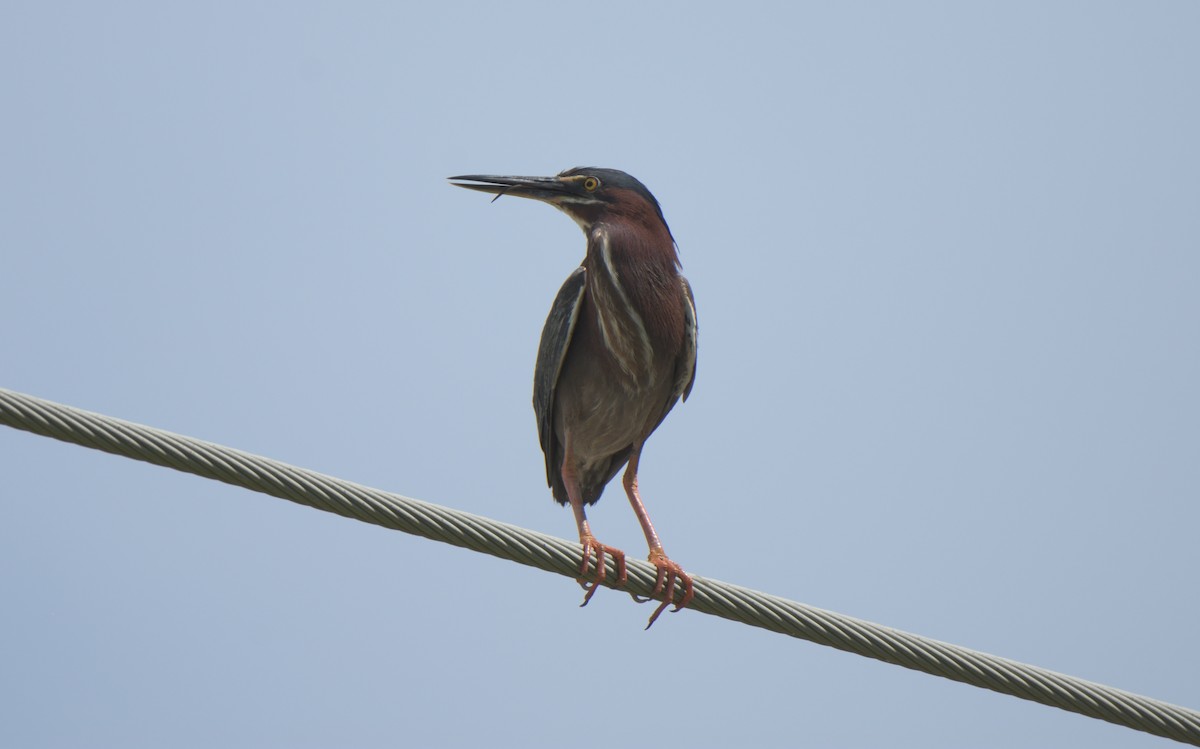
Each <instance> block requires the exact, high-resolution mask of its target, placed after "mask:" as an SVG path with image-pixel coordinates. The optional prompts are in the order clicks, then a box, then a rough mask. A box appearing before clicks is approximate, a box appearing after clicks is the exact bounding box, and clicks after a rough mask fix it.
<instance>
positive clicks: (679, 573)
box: [630, 549, 695, 629]
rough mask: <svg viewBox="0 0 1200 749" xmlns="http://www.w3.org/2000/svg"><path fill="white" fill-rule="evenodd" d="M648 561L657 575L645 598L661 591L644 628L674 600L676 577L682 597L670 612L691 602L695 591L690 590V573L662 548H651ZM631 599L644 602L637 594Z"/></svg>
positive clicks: (651, 597)
mask: <svg viewBox="0 0 1200 749" xmlns="http://www.w3.org/2000/svg"><path fill="white" fill-rule="evenodd" d="M650 563H651V564H653V565H654V566H655V567H656V568H657V569H658V576H657V577H656V578H655V581H654V590H653V591H651V592H650V598H647V599H645V600H646V601H649V600H651V599H653V598H655V597H656V596H658V594H659V593H661V594H662V603H661V604H659V606H658V608H656V609H655V610H654V613H653V614H651V615H650V621H648V622H647V623H646V629H650V627H651V626H652V625H653V624H654V622H655V620H657V619H658V615H659V614H661V613H662V612H663V611H664V610H665V609H666V608H667V607H668V606H670V605H671V604H672V603H673V602H674V598H675V581H676V579H678V580H679V582H680V584H681V585H682V586H683V598H681V599H680V600H679V603H676V604H675V608H674V609H672V612H675V611H679V610H680V609H682V608H684V607H685V606H687V605H688V604H689V603H691V601H692V597H693V596H694V595H695V591H693V590H692V577H691V575H689V574H688V573H686V572H684V571H683V568H682V567H680V566H679V565H678V564H676V563H675V562H672V561H671V560H670V558H669V557H667V555H666V552H664V551H663V550H662V549H651V551H650ZM630 595H632V594H630ZM633 600H635V601H638V602H639V603H644V602H645V601H641V600H639V599H638V597H637V596H634V597H633Z"/></svg>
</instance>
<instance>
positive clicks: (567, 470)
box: [562, 452, 629, 606]
mask: <svg viewBox="0 0 1200 749" xmlns="http://www.w3.org/2000/svg"><path fill="white" fill-rule="evenodd" d="M562 477H563V483H564V484H565V485H566V487H567V497H568V499H570V501H571V510H572V511H573V512H574V513H575V525H576V526H578V527H579V543H580V544H581V545H582V546H583V563H582V564H581V565H580V567H579V578H577V582H578V583H579V584H580V585H581V586H583V589H584V590H585V591H587V593H586V594H584V596H583V603H581V604H579V605H580V606H587V605H588V601H590V600H592V596H593V595H594V594H595V593H596V588H598V587H600V583H602V582H604V577H605V573H606V570H605V567H604V556H605V554H612V557H613V561H614V562H615V563H616V566H617V587H622V586H624V585H625V582H626V581H627V580H628V579H629V578H628V575H627V574H626V572H625V552H623V551H621V550H620V549H618V548H616V547H613V546H607V545H605V544H602V543H600V542H599V541H597V540H596V537H595V536H593V535H592V529H591V527H590V526H588V521H587V513H586V512H584V510H583V493H582V491H581V490H580V488H579V477H578V475H577V474H576V473H575V470H574V467H573V466H572V463H571V460H570V453H569V452H568V453H567V459H565V460H564V461H563V468H562ZM593 553H595V555H596V575H595V577H594V578H593V579H592V581H591V584H589V583H588V580H587V573H588V562H589V561H591V558H592V554H593Z"/></svg>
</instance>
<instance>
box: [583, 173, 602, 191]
mask: <svg viewBox="0 0 1200 749" xmlns="http://www.w3.org/2000/svg"><path fill="white" fill-rule="evenodd" d="M599 186H600V180H598V179H596V178H595V177H588V178H587V179H585V180H584V181H583V189H585V190H587V191H588V192H596V188H597V187H599Z"/></svg>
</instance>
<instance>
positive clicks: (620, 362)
mask: <svg viewBox="0 0 1200 749" xmlns="http://www.w3.org/2000/svg"><path fill="white" fill-rule="evenodd" d="M629 205H630V203H624V202H622V203H618V204H617V205H616V206H613V207H612V209H611V210H609V211H607V212H606V214H605V215H604V216H603V217H601V218H598V220H596V221H595V222H592V223H590V225H589V226H586V227H584V228H585V231H586V232H587V234H588V246H587V256H586V258H585V259H584V263H583V265H584V267H585V268H587V296H588V300H589V301H590V302H591V304H590V305H588V306H589V307H590V312H591V314H592V315H594V319H595V323H596V328H597V330H598V331H599V333H600V340H601V343H603V345H604V348H605V349H606V350H607V352H608V353H609V354H610V355H611V357H612V360H613V361H614V362H615V364H616V366H617V368H618V369H619V370H620V372H621V373H623V374H624V375H625V378H626V380H627V381H628V383H629V384H630V385H631V386H633V387H635V388H636V387H646V386H649V385H652V384H653V383H654V382H655V381H656V380H658V379H659V378H660V377H662V376H664V375H666V374H667V370H669V368H670V366H669V365H670V363H671V362H674V360H675V357H676V356H678V354H679V352H680V349H681V347H682V345H683V336H684V324H685V323H684V314H683V306H682V304H681V303H680V294H681V293H682V292H681V286H680V282H679V256H678V254H677V253H676V251H675V242H674V240H673V238H672V237H671V232H670V230H669V229H668V228H667V226H666V224H664V223H663V222H662V220H661V219H660V218H659V217H658V216H657V215H653V214H652V213H651V212H649V211H646V210H644V209H642V210H638V209H637V206H639V205H641V204H636V203H635V204H633V205H634V206H635V208H634V210H632V211H630V210H622V209H623V208H625V207H626V206H629Z"/></svg>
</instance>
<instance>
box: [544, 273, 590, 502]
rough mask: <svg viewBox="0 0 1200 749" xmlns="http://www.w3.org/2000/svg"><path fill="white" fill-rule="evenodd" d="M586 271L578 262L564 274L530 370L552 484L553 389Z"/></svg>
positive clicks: (557, 463)
mask: <svg viewBox="0 0 1200 749" xmlns="http://www.w3.org/2000/svg"><path fill="white" fill-rule="evenodd" d="M586 273H587V271H586V270H584V268H583V267H582V266H580V267H579V268H576V269H575V272H574V273H572V274H571V275H569V276H567V280H566V281H565V282H564V283H563V285H562V288H561V289H559V290H558V296H556V297H554V305H553V306H552V307H550V314H549V315H547V316H546V325H545V327H543V328H542V340H541V342H540V343H539V344H538V355H537V365H536V366H535V367H534V370H533V410H534V413H535V414H536V415H537V426H538V440H539V441H540V442H541V443H542V452H543V453H545V454H546V483H547V484H548V485H550V486H554V476H556V475H557V472H558V470H559V469H560V468H561V467H562V455H560V454H559V452H560V451H561V449H562V448H561V447H560V446H559V445H558V444H557V443H556V441H555V439H554V390H555V388H557V387H558V375H559V373H560V372H562V365H563V360H564V359H566V356H567V348H568V347H569V346H570V345H571V338H572V336H574V334H575V323H576V322H577V321H578V320H579V308H580V307H581V306H582V305H583V289H584V283H585V281H586V280H587V276H586Z"/></svg>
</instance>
